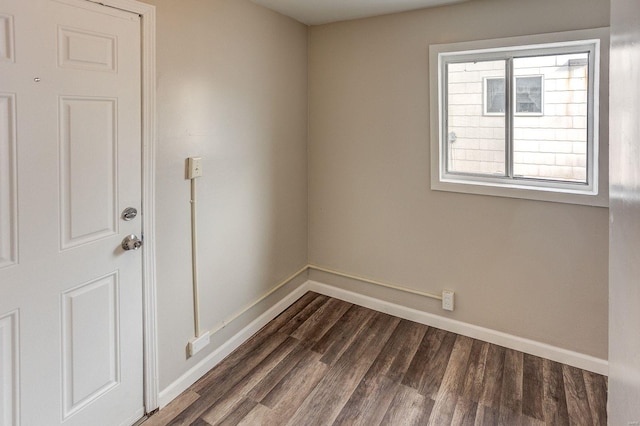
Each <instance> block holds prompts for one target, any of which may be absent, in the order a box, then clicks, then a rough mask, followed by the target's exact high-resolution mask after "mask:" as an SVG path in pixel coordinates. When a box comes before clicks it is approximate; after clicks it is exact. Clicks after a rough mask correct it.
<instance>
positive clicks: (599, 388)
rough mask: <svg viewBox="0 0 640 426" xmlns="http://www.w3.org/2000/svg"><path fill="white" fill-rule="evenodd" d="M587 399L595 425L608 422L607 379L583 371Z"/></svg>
mask: <svg viewBox="0 0 640 426" xmlns="http://www.w3.org/2000/svg"><path fill="white" fill-rule="evenodd" d="M582 376H583V378H584V385H585V390H586V391H587V400H588V401H589V409H590V410H591V418H592V419H593V424H594V425H606V424H607V379H606V377H604V376H601V375H599V374H595V373H592V372H590V371H584V370H583V371H582Z"/></svg>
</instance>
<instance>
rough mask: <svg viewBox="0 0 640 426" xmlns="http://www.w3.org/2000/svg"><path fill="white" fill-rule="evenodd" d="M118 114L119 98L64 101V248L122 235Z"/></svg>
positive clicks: (62, 228)
mask: <svg viewBox="0 0 640 426" xmlns="http://www.w3.org/2000/svg"><path fill="white" fill-rule="evenodd" d="M116 116H117V110H116V100H115V99H104V98H103V99H101V98H80V97H66V96H63V97H62V98H61V99H60V113H59V117H60V125H59V126H60V166H59V168H60V175H61V176H60V178H61V179H60V207H61V209H60V218H61V223H60V225H61V227H60V229H61V231H62V232H61V241H60V243H61V244H60V246H61V248H62V249H63V250H64V249H68V248H70V247H75V246H77V245H80V244H89V243H91V242H93V241H96V240H97V239H99V238H103V237H106V236H110V235H114V234H115V233H116V232H117V229H116V223H117V222H116V218H117V212H116V205H117V203H116V195H117V193H118V189H117V185H116V183H117V182H116V178H117V176H116V174H117V169H116V160H117V159H116V155H117V146H116V135H115V132H114V130H115V128H116V126H115V125H116V121H115V117H116Z"/></svg>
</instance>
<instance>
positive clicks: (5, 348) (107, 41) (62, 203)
mask: <svg viewBox="0 0 640 426" xmlns="http://www.w3.org/2000/svg"><path fill="white" fill-rule="evenodd" d="M140 90H141V89H140V19H139V16H137V15H135V14H131V13H128V12H124V11H120V10H117V9H113V8H108V7H104V6H100V5H97V4H95V3H91V2H88V1H82V0H0V425H2V426H7V425H17V424H21V425H26V426H41V425H42V426H50V425H58V424H65V425H83V426H84V425H109V426H110V425H121V424H131V423H133V422H135V421H136V420H137V419H139V418H140V417H142V415H143V414H144V408H143V381H142V379H143V378H142V371H143V369H142V367H143V358H142V270H141V264H142V256H141V250H137V251H136V250H130V251H125V250H124V249H123V248H122V246H121V241H122V240H123V238H124V237H125V236H127V235H129V234H136V235H138V236H140V232H141V217H140V215H139V214H138V216H137V217H135V218H133V219H132V220H128V221H126V220H124V219H123V218H122V211H123V210H124V209H125V208H127V207H133V208H135V209H137V210H138V212H139V211H140V208H141V142H140V135H141V125H140V119H141V118H140V117H141V108H140V105H141V99H140Z"/></svg>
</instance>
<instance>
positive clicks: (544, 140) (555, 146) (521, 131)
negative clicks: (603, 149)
mask: <svg viewBox="0 0 640 426" xmlns="http://www.w3.org/2000/svg"><path fill="white" fill-rule="evenodd" d="M588 59H589V54H588V53H579V54H571V55H544V56H534V57H521V58H514V59H513V70H514V74H516V77H515V78H516V82H517V84H516V93H515V96H516V115H515V117H514V121H513V132H514V135H513V152H514V154H513V173H514V176H515V177H521V178H530V179H544V180H557V181H565V182H579V183H586V182H587V109H588V108H587V94H588V90H589V87H588V79H589V76H588V73H589V66H588V63H589V61H588ZM533 73H536V74H541V75H542V76H544V93H543V92H542V86H543V85H542V77H541V76H538V77H529V76H527V77H519V75H529V74H533ZM542 99H544V104H545V105H544V114H541V113H542V111H543V109H542ZM519 113H530V114H531V116H527V115H524V114H519ZM536 113H540V114H536Z"/></svg>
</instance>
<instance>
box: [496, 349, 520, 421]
mask: <svg viewBox="0 0 640 426" xmlns="http://www.w3.org/2000/svg"><path fill="white" fill-rule="evenodd" d="M522 362H523V353H522V352H517V351H514V350H513V349H507V350H505V355H504V370H503V375H502V396H501V397H500V408H503V407H504V408H507V409H509V411H512V412H513V413H515V414H516V415H518V416H519V415H520V414H522Z"/></svg>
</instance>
